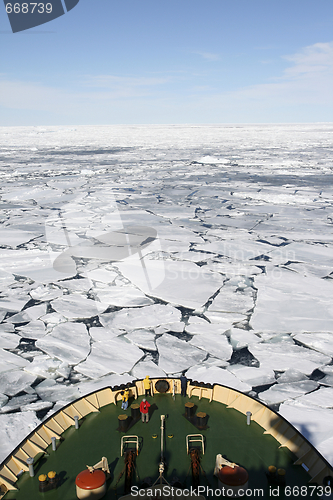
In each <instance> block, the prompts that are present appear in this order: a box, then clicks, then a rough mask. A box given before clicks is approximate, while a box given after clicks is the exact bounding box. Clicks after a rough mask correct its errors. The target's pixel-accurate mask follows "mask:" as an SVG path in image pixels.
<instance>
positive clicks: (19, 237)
mask: <svg viewBox="0 0 333 500" xmlns="http://www.w3.org/2000/svg"><path fill="white" fill-rule="evenodd" d="M38 236H42V233H33V232H28V231H19V230H17V229H12V228H1V229H0V241H1V245H5V246H8V247H12V248H15V247H17V246H19V245H22V244H23V243H28V241H31V240H33V239H34V238H37V237H38Z"/></svg>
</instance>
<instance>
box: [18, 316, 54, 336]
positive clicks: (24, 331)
mask: <svg viewBox="0 0 333 500" xmlns="http://www.w3.org/2000/svg"><path fill="white" fill-rule="evenodd" d="M16 329H17V330H18V332H19V334H20V335H21V337H24V338H28V339H40V338H42V337H44V335H46V333H47V332H46V328H45V324H44V323H43V321H40V320H36V321H30V323H28V324H27V325H24V326H18V327H16Z"/></svg>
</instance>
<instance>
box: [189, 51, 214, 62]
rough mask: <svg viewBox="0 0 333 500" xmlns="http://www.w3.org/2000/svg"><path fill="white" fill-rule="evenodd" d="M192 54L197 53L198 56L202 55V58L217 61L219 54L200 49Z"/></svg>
mask: <svg viewBox="0 0 333 500" xmlns="http://www.w3.org/2000/svg"><path fill="white" fill-rule="evenodd" d="M193 54H198V55H199V56H201V57H203V58H204V59H207V60H208V61H219V60H220V56H219V55H218V54H213V53H212V52H201V51H195V52H193Z"/></svg>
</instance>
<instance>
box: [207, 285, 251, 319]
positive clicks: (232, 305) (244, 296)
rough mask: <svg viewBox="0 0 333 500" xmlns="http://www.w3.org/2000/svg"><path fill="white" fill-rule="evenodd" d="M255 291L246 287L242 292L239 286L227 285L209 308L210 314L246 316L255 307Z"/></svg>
mask: <svg viewBox="0 0 333 500" xmlns="http://www.w3.org/2000/svg"><path fill="white" fill-rule="evenodd" d="M254 295H255V294H254V290H253V289H252V288H250V287H246V288H245V289H243V290H240V289H239V288H238V286H237V285H233V284H229V283H226V284H225V285H223V287H222V288H221V290H220V291H219V293H218V295H217V296H216V297H215V299H214V300H213V302H212V304H211V305H210V306H209V308H208V312H215V311H220V312H227V313H239V314H246V313H247V312H248V311H249V310H250V309H252V308H253V306H254Z"/></svg>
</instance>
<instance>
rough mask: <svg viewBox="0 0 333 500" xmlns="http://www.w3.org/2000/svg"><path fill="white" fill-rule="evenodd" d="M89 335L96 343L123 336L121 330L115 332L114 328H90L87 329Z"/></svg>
mask: <svg viewBox="0 0 333 500" xmlns="http://www.w3.org/2000/svg"><path fill="white" fill-rule="evenodd" d="M89 334H90V336H91V338H92V339H93V340H95V341H97V342H104V341H106V340H109V339H111V338H112V337H118V336H119V335H124V331H123V330H117V329H116V328H104V327H100V326H99V327H96V326H92V327H91V328H89Z"/></svg>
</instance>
